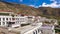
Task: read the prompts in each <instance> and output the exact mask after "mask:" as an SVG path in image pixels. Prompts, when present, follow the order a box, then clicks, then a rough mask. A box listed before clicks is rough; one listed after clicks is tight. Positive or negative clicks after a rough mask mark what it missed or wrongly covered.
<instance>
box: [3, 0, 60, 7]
mask: <svg viewBox="0 0 60 34" xmlns="http://www.w3.org/2000/svg"><path fill="white" fill-rule="evenodd" d="M3 1H6V2H13V3H18V4H25V5H28V6H32V7H35V8H38V7H52V8H59V7H60V0H3Z"/></svg>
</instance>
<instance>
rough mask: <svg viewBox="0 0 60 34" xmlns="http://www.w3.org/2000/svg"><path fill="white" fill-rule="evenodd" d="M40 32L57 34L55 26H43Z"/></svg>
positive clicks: (42, 33)
mask: <svg viewBox="0 0 60 34" xmlns="http://www.w3.org/2000/svg"><path fill="white" fill-rule="evenodd" d="M40 30H41V34H55V30H54V26H53V25H42V26H41V28H40Z"/></svg>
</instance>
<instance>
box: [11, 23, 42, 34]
mask: <svg viewBox="0 0 60 34" xmlns="http://www.w3.org/2000/svg"><path fill="white" fill-rule="evenodd" d="M39 27H41V25H38V24H37V25H36V26H32V25H27V26H23V27H19V28H12V30H13V31H18V32H22V33H25V32H27V31H30V30H32V29H33V30H34V29H36V28H39Z"/></svg>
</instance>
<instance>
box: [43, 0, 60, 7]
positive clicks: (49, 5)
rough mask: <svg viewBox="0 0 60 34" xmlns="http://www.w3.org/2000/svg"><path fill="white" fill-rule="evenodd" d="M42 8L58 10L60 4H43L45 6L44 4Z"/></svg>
mask: <svg viewBox="0 0 60 34" xmlns="http://www.w3.org/2000/svg"><path fill="white" fill-rule="evenodd" d="M42 7H52V8H57V7H60V4H57V2H56V1H54V2H53V3H51V4H46V3H43V4H42Z"/></svg>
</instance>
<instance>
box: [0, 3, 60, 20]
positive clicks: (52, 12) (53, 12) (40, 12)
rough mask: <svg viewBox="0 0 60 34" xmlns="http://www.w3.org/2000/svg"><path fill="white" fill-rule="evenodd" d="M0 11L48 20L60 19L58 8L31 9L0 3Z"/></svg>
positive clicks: (59, 9)
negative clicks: (44, 17) (46, 18)
mask: <svg viewBox="0 0 60 34" xmlns="http://www.w3.org/2000/svg"><path fill="white" fill-rule="evenodd" d="M0 10H3V11H5V10H7V11H8V10H9V11H13V12H15V13H17V14H24V15H35V16H46V17H48V18H57V19H60V8H50V7H40V8H33V7H29V6H26V5H20V4H15V3H7V2H0Z"/></svg>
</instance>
